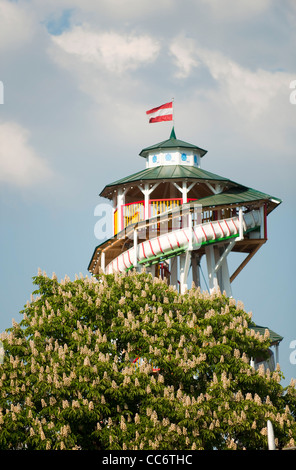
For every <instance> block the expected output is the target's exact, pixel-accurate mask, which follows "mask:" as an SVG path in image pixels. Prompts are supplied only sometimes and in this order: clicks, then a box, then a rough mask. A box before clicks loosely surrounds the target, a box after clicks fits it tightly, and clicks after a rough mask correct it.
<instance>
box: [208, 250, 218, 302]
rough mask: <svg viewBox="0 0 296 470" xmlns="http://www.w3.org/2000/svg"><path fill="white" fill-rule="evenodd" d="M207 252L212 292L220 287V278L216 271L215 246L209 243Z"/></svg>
mask: <svg viewBox="0 0 296 470" xmlns="http://www.w3.org/2000/svg"><path fill="white" fill-rule="evenodd" d="M205 252H206V260H207V268H208V278H209V289H210V293H212V292H214V291H215V290H217V289H218V278H217V273H216V272H215V265H216V263H215V254H214V246H213V245H208V246H206V249H205Z"/></svg>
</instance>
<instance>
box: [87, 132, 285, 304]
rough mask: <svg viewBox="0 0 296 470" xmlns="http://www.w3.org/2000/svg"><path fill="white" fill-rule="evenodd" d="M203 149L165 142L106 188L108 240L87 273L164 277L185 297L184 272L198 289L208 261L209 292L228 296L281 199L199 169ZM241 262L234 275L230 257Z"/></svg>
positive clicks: (264, 237)
mask: <svg viewBox="0 0 296 470" xmlns="http://www.w3.org/2000/svg"><path fill="white" fill-rule="evenodd" d="M206 153H207V151H206V150H204V149H202V148H200V147H198V146H196V145H193V144H190V143H188V142H184V141H182V140H179V139H177V137H176V134H175V131H174V128H173V129H172V131H171V135H170V138H169V139H168V140H165V141H163V142H160V143H158V144H155V145H152V146H151V147H147V148H144V149H143V150H142V151H141V152H140V156H141V157H142V158H144V159H145V161H146V168H145V169H144V170H142V171H139V172H138V173H134V174H132V175H130V176H127V177H125V178H122V179H120V180H118V181H115V182H113V183H110V184H107V185H106V186H105V188H104V189H103V191H102V192H101V194H100V196H102V197H105V198H107V199H109V200H111V201H112V203H113V234H114V235H113V237H111V238H109V239H108V240H106V241H104V242H103V243H102V244H100V245H99V246H97V247H96V248H95V250H94V253H93V255H92V258H91V261H90V263H89V266H88V270H89V271H90V272H91V273H92V274H94V275H95V274H97V273H98V272H99V269H100V268H101V269H102V270H103V271H104V272H105V273H107V274H110V273H115V272H122V271H126V270H129V269H137V270H140V269H141V268H142V267H143V266H145V267H146V270H148V271H150V272H151V273H152V274H153V275H156V276H159V275H160V276H162V277H166V278H167V281H168V283H169V284H171V285H173V286H175V287H176V289H179V290H180V292H181V293H184V292H185V291H186V289H187V288H188V285H187V283H188V274H189V270H190V269H192V280H193V282H194V283H195V285H196V286H199V285H200V261H201V259H202V257H203V256H205V258H206V265H207V278H208V289H209V290H210V292H213V291H214V290H215V289H217V288H218V287H219V288H220V290H221V292H223V291H225V292H226V295H227V296H231V295H232V290H231V283H232V281H233V280H234V279H235V278H236V277H237V275H238V274H239V273H240V272H241V270H242V269H243V268H244V267H245V266H246V264H247V263H248V262H249V261H250V259H251V258H252V257H253V256H254V255H255V253H256V252H257V251H258V250H259V248H260V247H261V246H262V245H263V244H264V243H265V242H266V240H267V217H268V215H269V214H270V212H271V211H273V210H274V209H275V208H276V207H277V206H278V205H279V204H280V203H281V200H280V199H278V198H276V197H273V196H270V195H269V194H265V193H262V192H260V191H257V190H254V189H251V188H248V187H246V186H244V185H241V184H239V183H236V182H234V181H231V180H230V179H229V178H225V177H222V176H219V175H216V174H213V173H210V172H209V171H206V170H203V169H201V160H202V159H203V157H204V156H205V154H206ZM232 252H239V253H245V254H246V256H245V258H244V260H243V261H242V262H241V264H240V265H239V266H238V267H237V269H236V270H235V271H234V272H233V273H229V268H228V257H229V255H230V253H232Z"/></svg>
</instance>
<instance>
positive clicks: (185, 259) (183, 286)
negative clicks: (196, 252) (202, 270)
mask: <svg viewBox="0 0 296 470" xmlns="http://www.w3.org/2000/svg"><path fill="white" fill-rule="evenodd" d="M190 260H191V251H186V253H183V254H182V255H180V292H181V294H185V292H186V290H187V289H188V285H187V278H188V273H189V268H190Z"/></svg>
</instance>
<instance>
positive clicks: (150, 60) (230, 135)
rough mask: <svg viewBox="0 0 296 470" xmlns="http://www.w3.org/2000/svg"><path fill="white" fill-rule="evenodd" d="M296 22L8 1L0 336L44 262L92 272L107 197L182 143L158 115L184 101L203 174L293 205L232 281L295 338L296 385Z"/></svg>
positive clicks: (0, 33) (238, 13) (0, 117)
mask: <svg viewBox="0 0 296 470" xmlns="http://www.w3.org/2000/svg"><path fill="white" fill-rule="evenodd" d="M295 25H296V5H295V2H294V1H293V0H283V1H281V2H277V1H276V0H257V1H254V2H250V0H240V1H238V0H223V1H221V0H184V1H183V2H180V1H177V0H159V1H158V2H157V4H156V3H155V2H151V1H150V0H141V1H139V0H138V1H136V0H126V1H125V2H122V1H119V0H101V1H100V2H97V1H95V0H85V1H84V2H78V0H72V1H71V0H59V1H56V0H53V1H51V2H40V1H37V0H19V1H14V2H9V1H7V0H0V54H1V67H0V80H1V81H2V83H3V85H4V103H3V104H0V216H1V229H0V230H1V232H0V233H1V245H0V246H1V248H0V250H1V252H0V253H1V272H0V276H1V282H0V285H1V303H0V330H1V331H2V330H4V329H5V328H8V327H10V326H11V323H12V318H14V319H15V320H17V321H19V320H20V318H21V317H20V315H19V313H18V312H19V311H20V310H21V309H22V307H23V305H24V304H25V303H26V301H27V300H28V299H30V294H31V292H32V290H33V286H32V277H33V276H34V275H35V274H36V273H37V270H38V268H39V267H40V268H41V269H42V270H44V271H46V272H47V274H48V275H50V276H51V275H52V272H55V273H56V274H57V276H58V277H59V278H63V277H64V276H65V275H66V274H67V275H69V276H70V278H71V279H74V276H75V274H76V273H80V272H81V273H82V274H84V275H86V274H87V266H88V263H89V260H90V257H91V254H92V252H93V249H94V247H95V246H96V245H97V244H98V243H99V242H98V240H97V239H96V238H95V236H94V226H95V223H96V221H97V218H96V217H95V216H94V210H95V207H96V206H97V204H99V203H100V202H102V201H101V200H100V198H99V196H98V195H99V193H100V191H101V190H102V189H103V187H104V186H105V185H106V184H107V183H110V182H111V181H115V180H116V179H119V178H122V177H124V176H127V175H129V174H131V173H134V172H136V171H139V170H141V169H143V168H144V160H143V159H142V158H140V157H139V156H138V154H139V152H140V151H141V150H142V148H145V147H147V146H149V145H152V144H154V143H156V142H159V141H161V140H164V139H166V138H168V137H169V134H170V130H171V127H170V125H169V124H168V123H161V124H154V125H149V124H148V122H147V119H146V115H145V111H146V110H147V109H150V108H152V107H155V106H158V105H160V104H162V103H164V102H166V101H169V100H171V98H172V97H174V98H175V101H174V103H175V130H176V134H177V137H178V138H180V139H182V140H185V141H188V142H191V143H193V144H196V145H198V146H200V147H202V148H205V149H207V150H208V153H207V155H206V156H205V157H204V158H203V160H202V168H204V169H206V170H208V171H212V172H214V173H217V174H220V175H221V176H226V177H229V178H231V179H232V180H234V181H237V182H239V183H241V184H245V185H246V186H249V187H253V188H255V189H258V190H261V191H263V192H267V193H269V194H271V195H273V196H276V197H278V198H281V199H282V200H283V203H282V204H281V205H280V206H279V207H278V208H277V209H276V210H275V211H274V212H273V213H272V214H271V215H270V216H269V218H268V238H269V240H268V242H267V243H266V244H265V246H264V247H262V248H261V249H260V250H259V252H258V253H257V254H256V256H255V257H254V258H253V259H252V261H251V262H250V263H249V264H248V266H247V267H246V268H245V269H244V270H243V272H242V273H241V274H240V275H239V276H238V277H237V278H236V280H235V281H234V282H233V286H232V287H233V295H234V297H235V298H236V299H237V300H241V301H242V302H243V303H244V305H245V308H246V310H247V311H252V312H253V319H254V320H255V321H256V322H257V323H258V324H259V325H264V326H269V327H270V328H271V329H273V330H274V331H276V332H277V333H279V334H281V335H282V336H284V340H283V342H282V344H281V347H280V363H281V367H282V370H283V372H284V374H285V377H286V379H285V382H284V383H286V384H287V383H289V382H290V379H291V377H296V365H294V364H291V361H290V354H291V353H292V349H290V347H289V346H290V343H291V341H293V340H295V339H296V317H295V299H294V297H295V296H294V290H295V288H294V283H295V251H294V247H293V238H294V237H293V234H294V233H295V231H296V226H295V205H294V201H295V182H294V179H295V143H296V142H295V140H296V139H295V124H296V105H293V104H292V103H291V102H290V94H291V89H290V83H291V81H292V80H295V79H296V63H295V62H296V59H295V42H296V28H295ZM239 262H240V259H239V257H236V256H235V255H233V258H232V259H231V262H230V263H231V267H232V269H233V270H234V269H235V268H236V267H237V265H238V264H239Z"/></svg>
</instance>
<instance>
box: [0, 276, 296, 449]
mask: <svg viewBox="0 0 296 470" xmlns="http://www.w3.org/2000/svg"><path fill="white" fill-rule="evenodd" d="M34 283H35V284H36V285H37V286H38V289H37V290H36V291H35V292H34V293H33V294H34V296H32V299H31V302H28V303H27V306H26V307H25V309H24V310H23V312H22V313H23V319H22V321H21V322H20V323H19V324H17V323H16V322H13V326H12V328H10V329H8V330H6V331H5V333H4V334H2V342H3V345H4V348H5V357H4V362H3V364H2V365H0V448H1V449H85V450H87V449H101V450H108V449H112V450H114V449H133V450H135V449H145V450H148V449H158V450H162V449H164V450H168V449H170V450H172V449H181V450H185V449H213V448H216V449H242V448H245V449H264V448H267V420H268V419H269V420H271V422H272V424H273V427H274V433H275V436H276V439H277V441H276V443H277V446H278V447H282V446H287V445H293V444H294V439H296V424H295V412H296V406H295V404H296V392H295V384H291V385H290V386H289V387H287V389H283V387H282V385H281V384H280V380H281V376H282V374H281V372H280V371H279V369H277V370H276V371H275V372H270V371H269V370H266V371H265V370H264V369H263V368H260V369H259V370H257V371H256V370H255V369H254V368H252V367H251V366H250V364H249V361H250V358H251V357H256V356H258V355H260V356H262V355H263V356H264V354H266V352H267V350H268V347H269V338H268V334H267V333H268V330H267V332H266V334H265V336H260V335H259V334H255V333H254V331H253V330H252V328H251V327H250V326H249V325H250V323H251V318H250V315H249V314H247V313H246V312H245V311H244V309H243V306H242V304H241V303H240V302H237V303H236V302H235V301H234V300H233V299H229V298H227V297H225V296H224V295H221V294H215V295H209V294H208V293H201V292H200V290H199V289H196V288H194V287H193V288H192V289H191V290H190V291H188V292H187V293H186V294H185V295H180V294H178V293H177V292H176V291H175V290H174V289H173V288H172V287H170V286H168V285H167V284H166V283H165V282H163V281H162V280H160V279H156V278H154V279H153V278H152V276H151V275H150V274H147V273H145V272H143V273H141V274H137V273H134V272H129V273H127V274H121V275H104V274H101V275H100V276H98V278H97V279H96V278H83V277H82V276H80V278H79V277H77V276H76V279H75V280H74V281H70V279H69V278H68V277H66V278H65V279H64V280H62V281H61V282H58V280H57V278H56V276H55V275H53V277H52V279H50V278H48V277H47V276H46V274H45V273H42V272H41V271H40V272H39V273H38V276H36V277H35V278H34Z"/></svg>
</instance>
